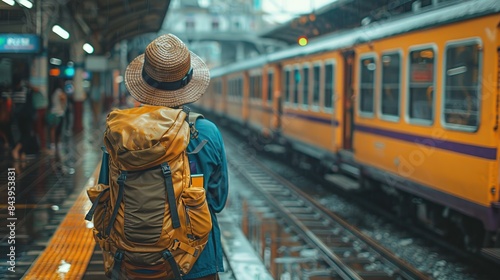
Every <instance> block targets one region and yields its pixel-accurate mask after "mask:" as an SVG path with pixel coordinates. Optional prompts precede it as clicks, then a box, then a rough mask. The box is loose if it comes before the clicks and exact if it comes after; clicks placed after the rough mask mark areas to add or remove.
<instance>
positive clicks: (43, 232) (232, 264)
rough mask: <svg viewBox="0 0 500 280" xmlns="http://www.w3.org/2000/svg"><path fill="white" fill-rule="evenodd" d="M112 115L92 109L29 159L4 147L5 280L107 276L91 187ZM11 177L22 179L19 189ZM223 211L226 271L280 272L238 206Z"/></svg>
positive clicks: (0, 275)
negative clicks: (244, 226)
mask: <svg viewBox="0 0 500 280" xmlns="http://www.w3.org/2000/svg"><path fill="white" fill-rule="evenodd" d="M104 118H105V116H103V117H102V121H101V122H100V123H99V124H96V123H94V122H93V121H92V120H91V119H92V118H91V113H90V110H89V109H85V112H84V129H83V131H82V132H80V133H78V134H75V133H73V132H72V131H70V130H64V132H63V135H62V140H61V147H60V148H59V149H58V151H56V152H54V153H45V154H37V155H33V156H28V157H27V159H26V160H24V161H14V160H13V159H12V158H11V157H10V156H9V151H8V150H2V152H1V153H0V166H1V171H0V199H1V202H0V218H1V219H2V221H3V223H4V225H5V226H2V227H1V229H0V233H1V239H0V263H1V265H0V280H1V279H36V280H39V279H71V280H73V279H97V280H98V279H107V278H106V277H105V276H104V272H103V270H102V269H100V268H102V265H103V264H102V262H100V260H102V258H101V259H99V255H100V251H99V248H98V247H97V246H96V243H95V241H94V239H93V237H92V230H91V228H89V225H88V223H87V222H86V221H85V220H84V216H85V214H86V212H87V210H88V209H89V208H90V205H91V204H90V201H89V200H88V198H87V194H86V189H87V188H89V187H90V186H92V185H93V184H94V183H95V182H96V180H97V177H98V170H99V168H98V167H99V164H100V160H101V156H102V154H101V149H100V147H101V146H102V133H103V127H104V125H103V120H104ZM9 172H10V173H9ZM230 176H233V175H232V173H231V170H230ZM234 181H237V179H235V180H233V182H234ZM9 182H15V188H14V189H12V188H11V189H9V186H13V184H9ZM9 190H11V191H12V192H10V193H9ZM9 197H13V198H12V199H11V198H9ZM9 206H10V207H9ZM218 217H219V222H220V227H221V230H222V237H223V251H224V254H225V268H226V272H224V273H221V274H220V275H219V276H220V278H221V279H223V280H230V279H235V280H242V279H272V277H271V275H270V273H269V272H268V270H267V268H266V266H265V265H264V264H263V263H262V261H261V259H260V257H259V255H258V254H257V253H256V252H255V251H254V250H253V248H252V246H251V245H250V244H249V242H248V240H247V239H246V237H245V235H244V234H243V233H242V231H241V230H240V227H239V225H238V223H237V222H236V219H234V218H233V217H232V214H231V211H222V213H221V214H220V215H219V216H218Z"/></svg>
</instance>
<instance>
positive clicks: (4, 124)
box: [0, 86, 14, 150]
mask: <svg viewBox="0 0 500 280" xmlns="http://www.w3.org/2000/svg"><path fill="white" fill-rule="evenodd" d="M0 95H1V96H0V137H1V140H2V142H3V146H2V147H3V148H5V149H7V150H10V149H11V148H12V145H13V144H14V138H13V137H12V129H11V125H12V99H11V98H10V92H9V91H8V89H7V87H6V86H1V87H0Z"/></svg>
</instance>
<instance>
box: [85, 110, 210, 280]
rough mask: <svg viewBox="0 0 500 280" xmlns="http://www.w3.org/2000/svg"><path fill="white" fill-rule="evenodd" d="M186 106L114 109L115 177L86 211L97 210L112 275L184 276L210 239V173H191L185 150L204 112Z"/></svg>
mask: <svg viewBox="0 0 500 280" xmlns="http://www.w3.org/2000/svg"><path fill="white" fill-rule="evenodd" d="M186 109H187V108H186ZM186 109H171V108H167V107H159V106H144V107H138V108H132V109H125V110H114V111H112V112H111V113H110V114H109V115H108V117H107V120H106V125H107V126H106V131H105V133H104V144H105V147H106V151H107V152H108V153H109V177H108V178H109V181H108V182H109V184H105V183H106V182H105V183H104V184H102V183H101V184H97V185H96V186H94V187H92V188H90V189H89V190H88V191H87V193H88V195H89V198H90V200H91V201H92V203H93V205H92V208H91V209H90V211H89V213H88V214H87V217H86V219H88V220H91V219H92V216H93V223H94V228H93V232H94V238H95V240H96V242H97V243H98V244H99V246H100V247H101V249H102V252H103V256H104V270H105V273H106V275H107V276H108V277H111V278H113V279H172V278H175V279H182V276H183V275H186V274H187V273H188V272H189V271H190V270H191V268H192V266H193V264H194V263H195V261H196V260H197V259H198V257H199V255H200V253H201V251H202V250H203V248H204V247H205V245H206V243H207V240H208V235H209V233H210V231H211V229H212V220H211V217H210V212H209V209H208V204H207V201H206V196H205V189H204V188H203V180H202V177H200V176H199V175H196V176H195V175H194V174H193V175H192V174H191V172H190V164H189V161H188V157H187V152H186V148H187V145H188V143H189V140H190V137H197V131H196V128H195V127H194V123H195V121H196V118H198V117H202V116H201V115H199V114H196V115H195V114H192V113H191V114H189V111H188V109H187V110H186ZM188 115H189V117H188ZM205 143H206V140H205V141H202V144H200V145H199V146H198V147H197V148H196V149H195V150H194V151H193V153H196V152H198V151H199V150H200V149H201V148H202V147H203V145H204V144H205ZM200 178H201V180H200Z"/></svg>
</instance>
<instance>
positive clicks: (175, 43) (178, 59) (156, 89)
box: [125, 34, 210, 107]
mask: <svg viewBox="0 0 500 280" xmlns="http://www.w3.org/2000/svg"><path fill="white" fill-rule="evenodd" d="M209 83H210V73H209V70H208V67H207V66H206V65H205V63H204V62H203V61H202V60H201V58H199V57H198V56H197V55H196V54H194V53H193V52H191V51H189V50H188V48H187V47H186V45H185V44H184V43H183V42H182V41H181V40H180V39H179V38H177V37H176V36H175V35H172V34H165V35H162V36H160V37H158V38H156V39H155V40H154V41H152V42H151V43H150V44H149V45H148V46H147V47H146V51H145V53H144V54H141V55H139V56H138V57H136V58H135V59H134V60H133V61H132V62H130V64H129V65H128V66H127V70H126V71H125V85H126V86H127V89H128V90H129V92H130V94H131V95H132V97H134V98H135V99H136V100H137V101H139V102H141V103H144V104H149V105H159V106H167V107H176V106H180V105H183V104H188V103H192V102H195V101H196V100H198V99H199V98H200V97H201V96H202V95H203V93H205V90H206V89H207V87H208V84H209Z"/></svg>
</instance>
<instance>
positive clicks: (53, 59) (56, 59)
mask: <svg viewBox="0 0 500 280" xmlns="http://www.w3.org/2000/svg"><path fill="white" fill-rule="evenodd" d="M49 61H50V64H52V65H61V64H62V60H60V59H59V58H55V57H52V58H51V59H50V60H49Z"/></svg>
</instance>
